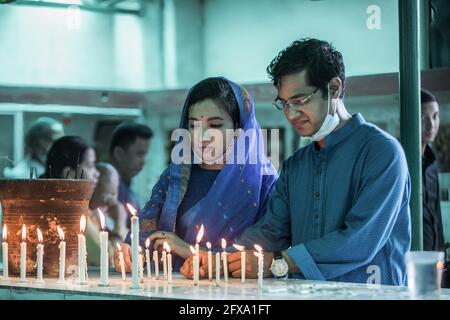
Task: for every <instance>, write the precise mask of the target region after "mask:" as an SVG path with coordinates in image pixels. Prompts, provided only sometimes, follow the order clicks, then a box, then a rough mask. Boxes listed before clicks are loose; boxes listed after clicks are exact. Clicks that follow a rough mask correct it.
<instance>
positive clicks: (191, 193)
mask: <svg viewBox="0 0 450 320" xmlns="http://www.w3.org/2000/svg"><path fill="white" fill-rule="evenodd" d="M219 173H220V170H207V169H203V168H201V167H200V166H199V165H197V164H194V165H192V169H191V174H190V177H189V182H188V186H187V189H186V194H185V195H184V197H183V200H182V201H181V203H180V206H179V207H178V215H177V223H176V234H177V235H178V236H179V237H180V238H182V239H184V238H185V236H186V232H187V229H188V228H192V225H191V224H189V225H187V224H186V223H183V220H184V221H188V222H191V221H192V220H194V219H195V217H190V219H182V218H183V216H184V213H185V212H187V211H188V210H189V209H190V208H192V207H193V206H194V205H196V204H197V202H199V201H200V200H201V199H202V198H203V197H205V196H206V195H207V194H208V191H209V189H210V188H211V186H212V184H213V183H214V181H215V180H216V178H217V176H218V174H219Z"/></svg>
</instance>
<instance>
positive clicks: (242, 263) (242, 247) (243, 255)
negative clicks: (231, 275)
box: [233, 244, 245, 283]
mask: <svg viewBox="0 0 450 320" xmlns="http://www.w3.org/2000/svg"><path fill="white" fill-rule="evenodd" d="M233 247H235V248H236V249H238V250H239V251H240V252H241V282H242V283H245V247H244V246H240V245H238V244H233Z"/></svg>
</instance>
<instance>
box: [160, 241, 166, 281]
mask: <svg viewBox="0 0 450 320" xmlns="http://www.w3.org/2000/svg"><path fill="white" fill-rule="evenodd" d="M164 243H166V241H164ZM164 248H165V246H164V245H163V251H162V253H161V255H162V257H161V261H162V263H163V275H164V276H163V279H164V280H167V252H166V251H165V250H164Z"/></svg>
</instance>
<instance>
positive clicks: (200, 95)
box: [183, 77, 241, 129]
mask: <svg viewBox="0 0 450 320" xmlns="http://www.w3.org/2000/svg"><path fill="white" fill-rule="evenodd" d="M206 99H211V100H213V101H214V102H215V103H216V104H217V105H218V106H219V108H221V109H222V110H224V111H226V112H227V113H228V114H229V115H230V117H231V119H232V120H233V123H234V127H235V129H237V128H240V127H241V117H240V114H239V107H238V103H237V101H236V97H235V96H234V92H233V89H232V88H231V86H230V84H229V83H228V81H227V80H226V79H224V78H219V77H213V78H206V79H204V80H202V81H200V82H199V83H197V84H196V85H195V86H193V87H192V89H191V90H190V91H189V94H188V97H187V98H186V103H185V106H187V108H188V110H187V112H185V114H184V117H186V119H183V122H184V123H185V124H187V122H188V121H187V118H188V117H189V109H190V108H191V106H192V105H194V104H196V103H198V102H201V101H204V100H206Z"/></svg>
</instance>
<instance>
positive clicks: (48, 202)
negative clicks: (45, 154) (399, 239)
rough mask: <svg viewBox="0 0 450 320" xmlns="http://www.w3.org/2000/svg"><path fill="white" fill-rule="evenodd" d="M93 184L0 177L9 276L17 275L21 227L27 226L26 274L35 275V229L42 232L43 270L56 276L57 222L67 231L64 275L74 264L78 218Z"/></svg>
mask: <svg viewBox="0 0 450 320" xmlns="http://www.w3.org/2000/svg"><path fill="white" fill-rule="evenodd" d="M93 190H94V183H93V182H91V181H89V180H79V179H78V180H73V179H67V180H66V179H17V180H3V179H0V202H1V205H2V210H3V223H4V224H6V225H7V226H8V239H9V240H10V241H8V242H9V248H8V249H9V250H8V262H9V263H8V267H9V274H10V276H18V275H19V274H20V243H21V242H22V239H21V228H22V225H23V224H25V225H26V228H27V237H26V239H25V242H26V244H27V256H26V273H27V276H28V277H33V276H36V274H37V270H36V267H35V265H36V251H35V248H36V246H37V244H38V240H37V237H36V231H37V228H40V229H41V230H42V232H43V236H44V241H43V244H44V245H45V259H44V266H43V272H44V276H45V277H47V278H58V276H59V248H58V246H59V242H60V239H59V236H58V232H57V228H56V227H57V225H62V226H63V228H64V231H65V232H66V241H67V261H66V266H67V268H66V276H70V275H71V273H69V272H70V271H69V270H75V268H74V267H71V266H75V265H77V233H78V228H79V226H78V221H79V219H80V217H81V215H83V214H87V213H88V210H89V208H88V205H89V199H90V197H91V195H92V192H93Z"/></svg>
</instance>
